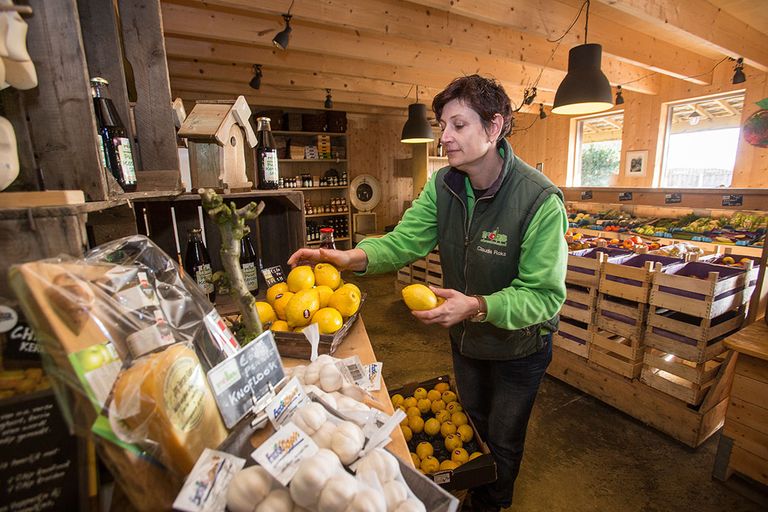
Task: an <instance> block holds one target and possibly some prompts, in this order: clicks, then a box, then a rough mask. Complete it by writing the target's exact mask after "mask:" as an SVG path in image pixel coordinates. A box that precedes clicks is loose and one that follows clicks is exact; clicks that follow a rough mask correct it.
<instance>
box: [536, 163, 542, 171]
mask: <svg viewBox="0 0 768 512" xmlns="http://www.w3.org/2000/svg"><path fill="white" fill-rule="evenodd" d="M536 170H537V171H539V172H544V162H538V163H537V164H536Z"/></svg>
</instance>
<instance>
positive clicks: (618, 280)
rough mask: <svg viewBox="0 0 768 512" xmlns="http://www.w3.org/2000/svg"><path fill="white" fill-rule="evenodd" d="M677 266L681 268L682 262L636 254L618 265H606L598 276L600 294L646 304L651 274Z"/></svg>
mask: <svg viewBox="0 0 768 512" xmlns="http://www.w3.org/2000/svg"><path fill="white" fill-rule="evenodd" d="M678 264H679V265H681V266H682V265H683V261H682V260H680V259H677V258H670V257H667V256H658V255H655V254H638V255H635V256H632V257H631V258H627V259H625V260H622V261H620V262H618V263H606V264H605V265H604V266H603V272H602V274H601V275H600V293H606V294H608V295H613V296H614V297H621V298H622V299H627V300H632V301H635V302H643V303H647V302H648V294H649V292H650V290H651V277H652V276H653V274H654V273H658V272H661V270H662V269H663V268H665V267H669V266H677V265H678Z"/></svg>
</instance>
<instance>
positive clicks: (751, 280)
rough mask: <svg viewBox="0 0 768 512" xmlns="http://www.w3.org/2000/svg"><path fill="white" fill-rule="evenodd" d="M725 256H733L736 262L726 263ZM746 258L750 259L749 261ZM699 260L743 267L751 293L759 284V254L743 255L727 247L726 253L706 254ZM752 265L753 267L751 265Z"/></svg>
mask: <svg viewBox="0 0 768 512" xmlns="http://www.w3.org/2000/svg"><path fill="white" fill-rule="evenodd" d="M725 258H733V260H734V261H735V263H733V264H730V265H728V264H726V263H724V262H723V260H724V259H725ZM746 260H749V262H751V263H749V262H747V261H746ZM699 261H704V262H707V263H712V264H715V265H726V266H728V267H733V268H743V269H744V270H745V271H746V272H747V287H748V288H750V291H749V293H750V295H751V294H752V292H753V291H754V289H755V286H757V278H758V275H759V274H760V257H759V256H743V255H739V254H735V253H733V252H732V248H731V247H727V248H726V249H725V253H722V254H710V255H707V256H704V257H702V258H700V259H699ZM741 261H744V263H743V264H740V263H739V262H741ZM750 265H751V267H750Z"/></svg>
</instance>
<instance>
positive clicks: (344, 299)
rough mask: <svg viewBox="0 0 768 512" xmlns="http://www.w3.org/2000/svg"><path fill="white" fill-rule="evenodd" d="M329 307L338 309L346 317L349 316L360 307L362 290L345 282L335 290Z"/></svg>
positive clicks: (329, 301)
mask: <svg viewBox="0 0 768 512" xmlns="http://www.w3.org/2000/svg"><path fill="white" fill-rule="evenodd" d="M328 307H331V308H333V309H336V310H338V312H339V313H341V316H343V317H344V318H349V317H350V316H352V315H354V314H355V313H356V312H357V309H358V308H359V307H360V292H359V291H356V289H355V288H352V287H351V286H349V285H346V284H345V285H344V286H342V287H341V288H339V289H338V290H336V291H335V292H333V295H331V298H330V299H329V300H328Z"/></svg>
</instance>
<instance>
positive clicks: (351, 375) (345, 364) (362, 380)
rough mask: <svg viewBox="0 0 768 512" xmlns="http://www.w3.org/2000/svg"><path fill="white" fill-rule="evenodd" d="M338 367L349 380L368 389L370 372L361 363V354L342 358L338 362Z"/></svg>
mask: <svg viewBox="0 0 768 512" xmlns="http://www.w3.org/2000/svg"><path fill="white" fill-rule="evenodd" d="M336 368H338V369H339V371H340V372H341V374H342V375H343V376H344V378H345V379H347V381H348V382H353V383H355V384H357V385H358V386H360V387H361V388H363V389H368V387H367V386H368V384H369V383H370V380H369V379H368V372H367V371H366V369H365V367H364V366H363V365H362V364H361V363H360V356H356V355H355V356H352V357H348V358H346V359H342V360H341V361H338V362H337V363H336Z"/></svg>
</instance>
